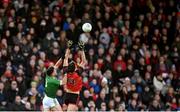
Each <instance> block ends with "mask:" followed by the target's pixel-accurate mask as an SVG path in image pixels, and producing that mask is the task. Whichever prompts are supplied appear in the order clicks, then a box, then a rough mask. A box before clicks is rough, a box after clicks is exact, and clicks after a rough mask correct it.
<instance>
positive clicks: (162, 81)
mask: <svg viewBox="0 0 180 112" xmlns="http://www.w3.org/2000/svg"><path fill="white" fill-rule="evenodd" d="M179 12H180V10H179V1H177V0H176V1H173V0H170V1H168V0H164V1H157V0H136V1H134V0H112V1H111V0H86V1H82V0H69V1H68V0H64V1H63V0H33V1H29V0H1V1H0V109H2V110H4V111H6V110H8V106H9V105H12V107H13V109H17V110H21V109H22V110H23V109H24V110H34V111H40V110H41V101H42V97H43V95H44V93H43V92H44V90H43V88H44V87H43V85H44V84H43V78H44V74H43V72H44V71H45V70H46V68H47V67H48V66H50V65H53V63H54V62H55V61H56V60H57V58H59V57H61V56H63V54H64V50H65V48H66V42H67V40H69V39H71V40H73V41H74V43H75V44H77V43H76V42H78V40H83V41H86V42H85V50H86V57H87V62H88V64H87V66H86V67H85V71H84V72H83V73H82V78H83V90H82V91H81V95H80V99H81V100H80V102H78V106H79V110H81V111H86V110H88V111H105V110H109V111H114V110H115V111H125V110H132V111H134V110H135V111H140V110H143V111H146V110H150V111H151V110H154V111H158V110H159V111H164V110H168V111H176V110H178V109H179V108H178V107H179V104H180V103H179V101H180V100H179V87H180V83H179V82H180V81H179V79H180V74H179V73H180V58H179V55H180V54H179V52H180V44H179V43H180V41H179V40H180V30H179V29H180V27H179V26H180V20H179V19H180V16H179V14H180V13H179ZM85 22H89V23H91V24H92V26H93V29H92V31H91V32H89V33H84V32H82V30H81V26H82V24H83V23H85ZM75 49H76V48H75ZM75 49H73V51H74V52H73V54H71V56H70V59H75V60H76V61H79V57H78V52H76V50H75ZM58 73H61V72H59V71H58ZM60 77H62V76H60ZM103 77H106V79H107V83H104V82H102V79H103ZM63 92H64V91H61V90H59V91H58V92H57V97H58V99H59V102H60V103H61V104H62V107H63V109H64V110H66V108H67V107H66V106H65V105H63V101H62V97H63ZM17 96H20V97H21V98H20V97H17ZM15 99H16V100H17V101H16V102H14V101H15ZM20 99H22V103H23V108H21V106H19V107H15V106H17V105H21V104H20V103H18V102H19V101H20ZM12 102H13V103H12ZM11 109H12V108H11Z"/></svg>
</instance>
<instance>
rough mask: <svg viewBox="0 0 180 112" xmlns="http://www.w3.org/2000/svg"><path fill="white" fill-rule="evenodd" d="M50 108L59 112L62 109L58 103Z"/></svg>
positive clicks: (54, 111)
mask: <svg viewBox="0 0 180 112" xmlns="http://www.w3.org/2000/svg"><path fill="white" fill-rule="evenodd" d="M51 110H52V111H53V112H61V111H62V108H61V106H60V105H56V106H55V107H53V108H51Z"/></svg>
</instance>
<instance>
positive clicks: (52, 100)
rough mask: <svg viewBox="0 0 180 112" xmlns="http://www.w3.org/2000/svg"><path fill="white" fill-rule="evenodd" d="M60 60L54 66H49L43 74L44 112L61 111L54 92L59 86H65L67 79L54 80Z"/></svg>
mask: <svg viewBox="0 0 180 112" xmlns="http://www.w3.org/2000/svg"><path fill="white" fill-rule="evenodd" d="M61 63H62V59H61V58H60V59H59V60H58V61H57V62H56V64H55V65H54V66H51V67H49V68H48V69H47V71H46V72H45V75H46V76H45V97H44V98H43V109H44V111H49V110H52V111H62V108H61V106H60V105H59V103H58V101H57V99H56V92H57V90H58V88H59V86H61V85H64V84H66V81H67V79H66V78H63V79H62V80H58V79H57V78H56V75H57V72H56V70H57V68H58V67H59V66H60V65H61Z"/></svg>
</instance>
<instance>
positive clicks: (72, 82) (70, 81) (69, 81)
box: [67, 79, 76, 85]
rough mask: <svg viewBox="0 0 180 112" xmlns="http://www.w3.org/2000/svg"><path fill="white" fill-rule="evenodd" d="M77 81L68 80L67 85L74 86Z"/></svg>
mask: <svg viewBox="0 0 180 112" xmlns="http://www.w3.org/2000/svg"><path fill="white" fill-rule="evenodd" d="M75 82H76V81H75V80H73V79H68V80H67V83H69V84H72V85H75Z"/></svg>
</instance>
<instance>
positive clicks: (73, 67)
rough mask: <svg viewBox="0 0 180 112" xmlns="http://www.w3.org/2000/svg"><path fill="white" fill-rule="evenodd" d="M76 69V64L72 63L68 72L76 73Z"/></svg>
mask: <svg viewBox="0 0 180 112" xmlns="http://www.w3.org/2000/svg"><path fill="white" fill-rule="evenodd" d="M75 68H76V66H75V63H74V62H73V61H71V62H70V63H69V65H68V72H74V71H75Z"/></svg>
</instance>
